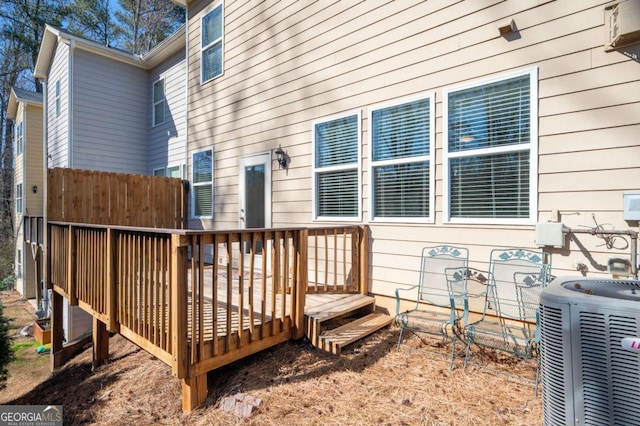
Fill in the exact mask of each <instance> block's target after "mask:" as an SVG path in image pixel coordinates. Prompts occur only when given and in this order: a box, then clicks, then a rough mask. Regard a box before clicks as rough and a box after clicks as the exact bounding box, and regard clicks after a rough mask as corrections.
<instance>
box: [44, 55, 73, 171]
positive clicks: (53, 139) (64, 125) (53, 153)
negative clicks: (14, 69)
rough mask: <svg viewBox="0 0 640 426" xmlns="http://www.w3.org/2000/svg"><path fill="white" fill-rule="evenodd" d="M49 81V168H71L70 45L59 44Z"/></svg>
mask: <svg viewBox="0 0 640 426" xmlns="http://www.w3.org/2000/svg"><path fill="white" fill-rule="evenodd" d="M50 70H51V71H50V73H49V78H48V80H47V99H48V108H47V112H46V114H47V133H48V135H47V141H48V142H47V143H48V150H47V154H48V157H49V164H48V166H49V167H52V168H53V167H69V166H70V165H69V114H68V105H69V102H68V101H69V99H68V94H69V91H68V88H69V86H68V83H69V45H68V44H66V43H58V44H57V46H56V50H55V53H54V55H53V59H52V60H51V67H50ZM56 81H59V82H60V113H59V114H56Z"/></svg>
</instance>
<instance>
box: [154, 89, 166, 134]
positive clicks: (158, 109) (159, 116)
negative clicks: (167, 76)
mask: <svg viewBox="0 0 640 426" xmlns="http://www.w3.org/2000/svg"><path fill="white" fill-rule="evenodd" d="M164 106H165V95H164V78H161V79H160V80H158V81H156V82H155V83H153V125H154V126H157V125H158V124H162V123H164Z"/></svg>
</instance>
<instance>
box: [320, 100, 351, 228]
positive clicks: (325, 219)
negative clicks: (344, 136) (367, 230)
mask: <svg viewBox="0 0 640 426" xmlns="http://www.w3.org/2000/svg"><path fill="white" fill-rule="evenodd" d="M352 115H355V116H356V121H357V126H358V129H357V132H358V142H357V144H358V147H357V149H358V158H357V160H356V164H355V165H353V164H341V165H337V166H328V167H320V168H318V167H316V125H318V124H321V123H324V122H327V121H333V120H337V119H340V118H344V117H349V116H352ZM311 137H312V144H311V164H312V172H311V176H312V179H311V180H312V185H311V186H312V188H311V202H312V205H313V208H312V215H313V217H312V220H313V221H314V222H362V111H361V110H354V111H349V112H345V113H342V114H336V115H332V116H328V117H323V118H320V119H317V120H314V121H313V122H312V125H311ZM351 169H356V170H357V176H358V183H357V187H358V194H357V200H358V212H357V214H356V215H355V216H351V217H349V216H340V217H337V216H319V215H318V211H317V210H318V206H317V196H318V194H317V177H318V174H319V173H321V172H332V171H341V170H351Z"/></svg>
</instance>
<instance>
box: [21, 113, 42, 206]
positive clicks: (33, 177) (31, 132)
mask: <svg viewBox="0 0 640 426" xmlns="http://www.w3.org/2000/svg"><path fill="white" fill-rule="evenodd" d="M27 123H28V126H25V149H24V158H23V161H24V165H25V171H26V179H25V185H24V186H25V194H24V195H25V207H26V210H25V214H27V215H29V216H42V215H43V204H42V194H43V192H42V188H43V180H42V179H43V167H42V164H43V163H42V161H43V158H42V155H43V154H42V143H43V135H42V132H43V127H42V124H43V123H42V107H41V106H35V105H27ZM34 185H35V186H37V187H38V188H37V190H36V192H35V193H34V192H33V187H34Z"/></svg>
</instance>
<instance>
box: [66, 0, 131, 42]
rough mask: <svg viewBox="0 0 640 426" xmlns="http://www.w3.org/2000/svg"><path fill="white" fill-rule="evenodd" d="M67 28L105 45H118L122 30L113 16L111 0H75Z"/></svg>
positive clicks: (70, 8)
mask: <svg viewBox="0 0 640 426" xmlns="http://www.w3.org/2000/svg"><path fill="white" fill-rule="evenodd" d="M67 30H68V31H69V32H72V33H75V34H78V35H81V36H83V37H86V38H89V39H91V40H94V41H97V42H98V43H101V44H103V45H105V46H115V45H117V36H118V33H119V32H121V30H120V28H119V27H118V26H117V24H116V22H115V21H114V19H113V18H112V16H111V10H110V8H109V0H73V1H72V2H71V4H69V26H68V27H67Z"/></svg>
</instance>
